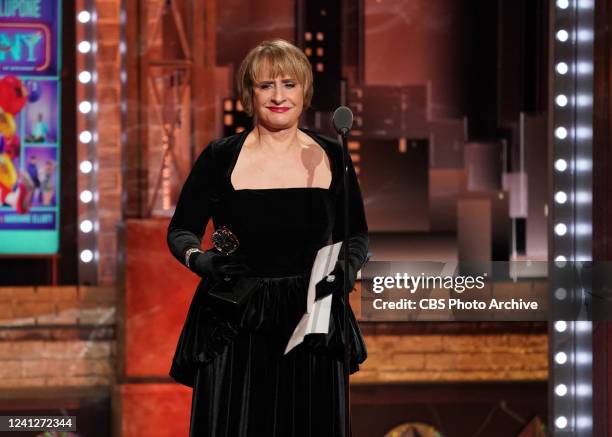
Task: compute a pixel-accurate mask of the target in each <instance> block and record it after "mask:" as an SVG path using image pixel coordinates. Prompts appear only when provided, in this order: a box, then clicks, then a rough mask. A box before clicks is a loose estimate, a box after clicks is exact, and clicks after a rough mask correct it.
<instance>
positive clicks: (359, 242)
mask: <svg viewBox="0 0 612 437" xmlns="http://www.w3.org/2000/svg"><path fill="white" fill-rule="evenodd" d="M349 241H350V243H349V262H348V280H349V283H348V292H349V293H350V292H351V291H353V287H354V286H355V281H356V280H357V272H358V271H359V270H361V268H362V267H363V265H364V264H365V263H366V262H367V261H368V260H369V259H370V257H369V254H368V234H367V233H365V232H364V233H358V234H354V235H352V236H351V237H350V239H349ZM332 275H333V280H331V281H328V280H327V278H328V277H330V276H332ZM330 279H331V278H330ZM343 282H344V244H343V245H342V246H341V247H340V254H339V256H338V261H336V265H335V266H334V269H333V270H332V271H331V272H330V273H329V275H327V277H324V278H323V279H321V280H320V281H319V282H317V284H316V285H315V290H316V294H315V295H316V298H315V299H320V298H322V297H325V296H329V295H330V294H332V293H334V294H335V295H337V296H344V291H343V289H342V283H343Z"/></svg>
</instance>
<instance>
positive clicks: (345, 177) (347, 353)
mask: <svg viewBox="0 0 612 437" xmlns="http://www.w3.org/2000/svg"><path fill="white" fill-rule="evenodd" d="M348 132H349V130H348V129H347V128H344V129H342V131H341V137H342V174H343V180H344V184H343V185H344V187H343V189H344V205H343V206H342V208H343V210H344V237H343V238H344V245H343V246H344V280H343V289H344V293H343V295H344V304H343V306H342V318H343V322H342V341H343V343H344V399H345V402H344V417H345V422H344V423H345V431H346V437H351V436H352V434H351V401H350V394H351V392H350V387H349V367H350V356H351V355H350V352H351V344H350V339H349V335H348V305H349V292H350V290H349V289H348V283H349V277H348V275H349V264H348V262H349V186H348V184H349V175H348V163H349V162H350V161H349V159H350V157H349V154H348V153H349V152H348V144H347V142H348Z"/></svg>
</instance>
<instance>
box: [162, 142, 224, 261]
mask: <svg viewBox="0 0 612 437" xmlns="http://www.w3.org/2000/svg"><path fill="white" fill-rule="evenodd" d="M215 171H216V168H215V160H214V152H213V146H212V143H211V144H209V145H208V146H207V147H206V148H205V149H204V150H203V151H202V152H201V153H200V155H199V156H198V159H196V162H195V164H194V165H193V168H192V169H191V171H190V173H189V176H187V179H186V180H185V183H184V185H183V188H182V189H181V192H180V195H179V199H178V202H177V204H176V210H175V211H174V215H173V216H172V219H171V220H170V224H169V225H168V233H167V242H168V247H169V248H170V252H171V253H172V255H173V256H174V257H175V258H176V259H177V260H178V261H179V262H180V263H181V264H183V265H184V264H185V252H186V251H187V249H189V248H192V247H200V243H201V241H202V236H203V235H204V231H205V230H206V224H207V223H208V220H209V219H210V217H211V215H212V210H213V208H214V204H215V201H216V194H215V190H216V183H217V178H216V177H215Z"/></svg>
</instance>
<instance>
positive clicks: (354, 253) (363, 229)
mask: <svg viewBox="0 0 612 437" xmlns="http://www.w3.org/2000/svg"><path fill="white" fill-rule="evenodd" d="M340 158H341V156H340ZM340 168H342V165H340ZM348 180H349V263H348V264H349V278H350V281H351V284H350V287H351V289H352V286H353V284H354V281H355V279H356V277H357V272H358V271H359V270H360V269H361V267H362V266H363V264H365V262H366V259H367V254H368V244H369V238H368V224H367V221H366V216H365V208H364V204H363V197H362V195H361V188H360V187H359V181H358V180H357V174H356V173H355V168H354V166H353V161H352V159H351V158H350V154H349V160H348ZM343 239H344V182H343V177H342V174H340V183H339V190H338V192H337V195H336V220H335V223H334V228H333V231H332V241H333V242H334V243H336V242H338V241H342V240H343ZM338 259H340V260H344V247H342V248H341V250H340V255H339V256H338ZM349 291H350V290H349Z"/></svg>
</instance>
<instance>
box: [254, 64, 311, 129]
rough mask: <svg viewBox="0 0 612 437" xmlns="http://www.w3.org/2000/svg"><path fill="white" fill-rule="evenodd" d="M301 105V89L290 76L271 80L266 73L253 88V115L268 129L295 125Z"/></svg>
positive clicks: (302, 92) (302, 98)
mask: <svg viewBox="0 0 612 437" xmlns="http://www.w3.org/2000/svg"><path fill="white" fill-rule="evenodd" d="M303 105H304V90H303V87H302V85H301V84H300V83H298V81H297V80H296V79H294V78H292V77H291V76H288V75H285V76H283V77H280V76H279V77H276V78H274V79H272V78H270V77H269V75H268V73H267V71H266V72H264V74H262V75H261V77H260V78H259V81H258V82H257V83H256V84H255V86H254V87H253V114H254V115H255V116H256V117H257V123H258V124H263V125H264V126H266V128H268V129H286V128H288V127H291V126H294V125H296V124H297V122H298V119H299V118H300V114H301V113H302V108H303Z"/></svg>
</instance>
